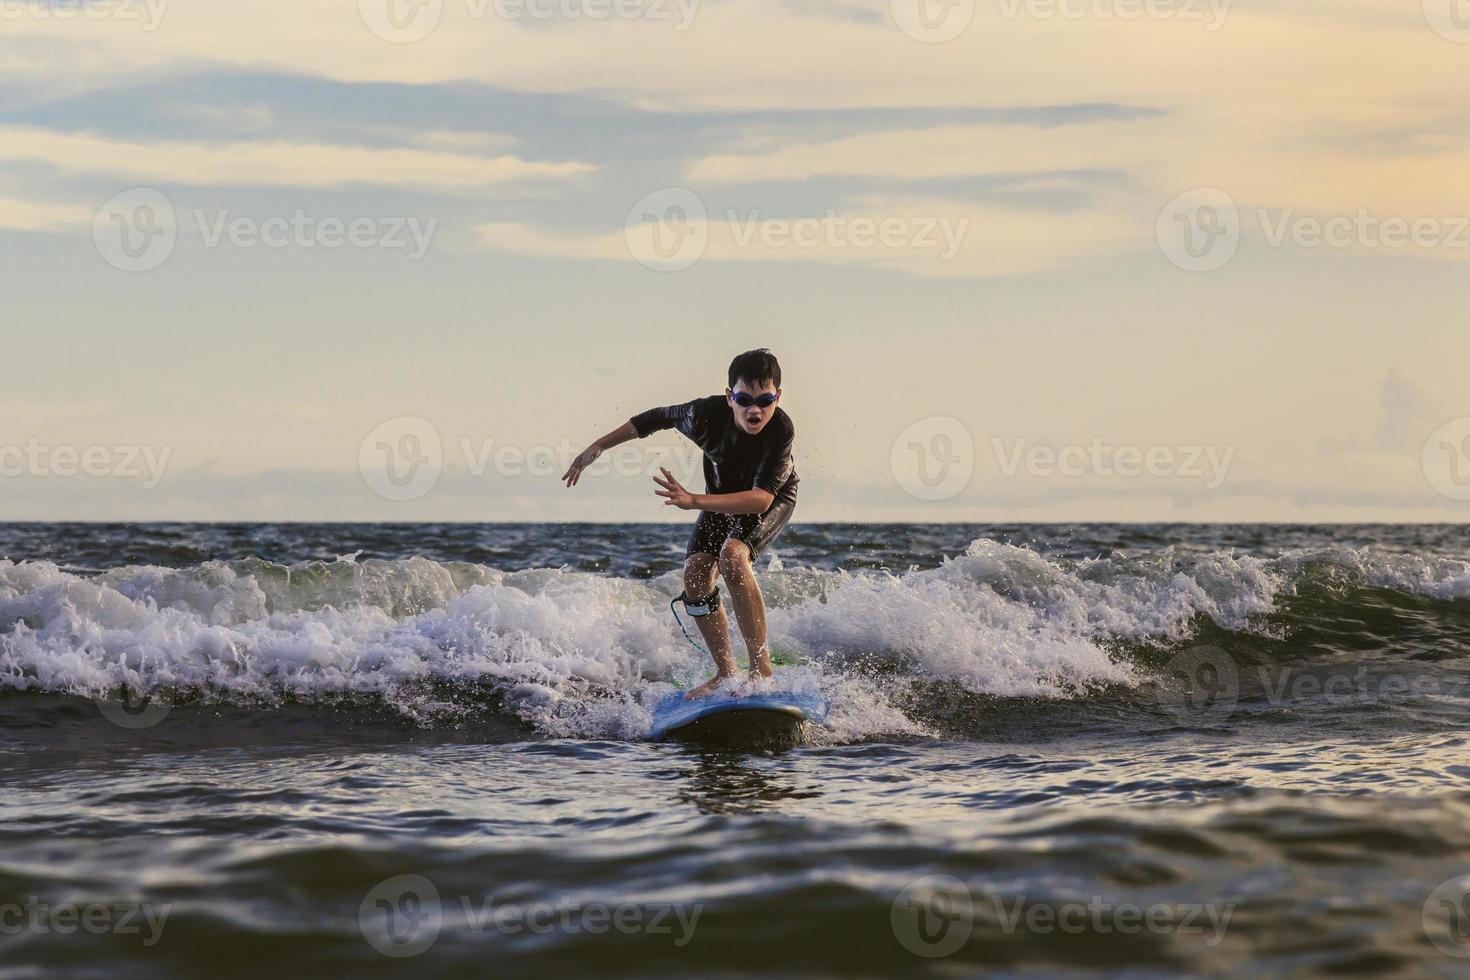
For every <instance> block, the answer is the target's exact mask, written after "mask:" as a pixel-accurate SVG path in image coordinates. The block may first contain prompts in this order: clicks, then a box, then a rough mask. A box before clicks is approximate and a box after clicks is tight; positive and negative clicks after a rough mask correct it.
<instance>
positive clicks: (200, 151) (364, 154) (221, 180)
mask: <svg viewBox="0 0 1470 980" xmlns="http://www.w3.org/2000/svg"><path fill="white" fill-rule="evenodd" d="M0 161H5V162H15V161H40V162H43V163H47V164H50V165H51V166H53V167H55V168H56V169H58V170H60V171H62V172H63V173H66V174H73V175H76V174H106V175H109V176H115V177H119V178H123V179H126V180H138V181H158V182H162V183H172V184H195V185H199V184H204V185H208V184H229V185H238V186H290V187H340V186H345V185H352V184H368V185H386V186H397V187H420V188H430V189H435V190H440V191H445V192H464V191H474V190H479V189H483V188H486V187H492V186H494V185H496V184H502V183H506V182H508V181H515V180H526V179H564V178H568V177H576V176H579V175H581V174H586V173H590V172H592V171H593V170H595V169H596V167H594V166H593V165H591V164H586V163H577V162H541V161H530V160H523V159H520V158H519V157H515V156H509V155H504V156H498V157H490V158H486V157H477V156H466V155H463V154H458V153H446V152H432V151H428V150H417V149H399V148H368V147H361V146H347V145H341V144H328V143H286V142H275V141H264V140H262V141H250V142H234V143H205V142H187V141H179V140H173V141H165V142H154V143H133V142H127V141H123V140H116V139H108V138H104V137H99V136H91V135H86V134H77V133H62V132H55V131H52V130H47V129H40V128H35V127H18V126H10V127H0Z"/></svg>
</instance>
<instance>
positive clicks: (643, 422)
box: [628, 398, 699, 439]
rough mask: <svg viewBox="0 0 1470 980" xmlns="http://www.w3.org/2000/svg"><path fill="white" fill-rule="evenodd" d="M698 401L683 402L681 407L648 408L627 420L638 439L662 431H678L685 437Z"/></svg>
mask: <svg viewBox="0 0 1470 980" xmlns="http://www.w3.org/2000/svg"><path fill="white" fill-rule="evenodd" d="M698 403H699V399H697V398H696V399H695V400H694V401H692V402H685V403H684V404H682V405H665V406H663V407H662V408H650V409H649V410H648V411H646V412H639V413H638V414H637V415H634V416H633V417H631V418H629V419H628V421H629V422H631V423H633V428H634V429H635V430H637V432H638V438H640V439H642V438H643V437H644V436H647V435H650V434H652V433H654V432H659V431H661V430H663V429H678V430H679V431H680V432H683V433H684V434H685V435H688V434H689V432H690V431H691V430H692V429H693V425H694V411H695V406H696V405H697V404H698Z"/></svg>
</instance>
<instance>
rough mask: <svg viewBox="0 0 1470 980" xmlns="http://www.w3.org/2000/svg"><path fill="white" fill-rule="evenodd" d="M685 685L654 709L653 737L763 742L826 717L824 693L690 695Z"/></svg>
mask: <svg viewBox="0 0 1470 980" xmlns="http://www.w3.org/2000/svg"><path fill="white" fill-rule="evenodd" d="M684 693H685V692H684V691H675V692H674V693H673V694H670V695H668V696H667V697H665V698H664V699H663V700H662V701H660V702H659V703H658V705H657V706H656V707H655V708H654V709H653V728H652V730H651V731H650V733H649V734H650V736H651V737H652V738H653V739H654V740H658V739H665V738H686V739H697V740H709V741H730V742H749V743H763V742H767V741H770V740H772V739H777V740H779V739H782V738H783V737H786V738H791V737H797V736H799V735H800V733H801V727H802V725H804V724H806V723H807V722H821V721H823V720H825V719H826V717H827V701H826V699H825V698H823V697H822V696H821V695H820V694H812V693H805V692H803V693H796V692H792V691H766V692H762V693H759V694H749V695H746V696H744V697H731V696H729V695H728V694H723V693H720V692H716V693H714V694H711V695H708V696H706V697H702V698H694V699H692V700H691V699H686V698H685V697H684Z"/></svg>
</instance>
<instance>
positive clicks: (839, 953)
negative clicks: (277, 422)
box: [0, 524, 1470, 978]
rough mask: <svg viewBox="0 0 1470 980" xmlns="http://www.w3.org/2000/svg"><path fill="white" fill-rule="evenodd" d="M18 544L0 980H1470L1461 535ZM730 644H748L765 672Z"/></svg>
mask: <svg viewBox="0 0 1470 980" xmlns="http://www.w3.org/2000/svg"><path fill="white" fill-rule="evenodd" d="M684 536H685V528H684V527H682V526H675V525H565V526H544V525H101V524H87V525H81V524H78V525H39V524H31V525H0V556H3V560H0V705H3V708H0V841H3V845H0V977H30V976H80V977H90V976H96V977H148V978H155V977H199V976H218V977H233V976H241V977H245V976H251V977H256V976H259V975H261V974H262V972H263V971H277V972H280V973H282V974H284V975H290V976H296V975H301V976H354V977H356V976H376V975H383V976H387V975H412V976H463V977H482V976H490V975H496V976H532V975H543V974H547V975H571V976H584V975H585V976H603V975H629V976H656V975H678V976H719V975H733V974H737V973H746V972H751V971H760V972H762V973H773V974H778V975H805V976H816V975H830V974H843V975H848V974H853V975H863V976H907V975H914V974H940V975H951V974H952V975H973V974H976V973H995V974H999V975H1012V976H1031V975H1041V976H1052V975H1056V974H1059V973H1061V974H1068V973H1077V974H1082V973H1101V974H1107V975H1117V976H1175V975H1200V976H1203V975H1211V976H1213V975H1222V974H1239V975H1257V974H1262V973H1266V974H1280V973H1290V974H1294V975H1309V974H1321V975H1341V974H1376V973H1385V974H1395V975H1430V976H1452V975H1453V976H1463V975H1465V973H1466V970H1467V968H1470V755H1467V751H1466V750H1467V737H1466V734H1467V725H1470V531H1467V529H1465V528H1462V527H1452V526H1332V527H1306V526H1289V527H1288V526H1264V525H1248V526H1247V525H1210V526H1189V525H1077V526H1059V525H1046V526H1022V525H1007V526H998V525H988V526H979V525H858V524H850V525H836V524H829V525H799V526H793V527H792V528H790V529H788V531H787V532H786V534H785V535H784V536H783V537H782V538H781V539H779V540H778V541H777V543H776V545H775V546H774V549H773V551H772V552H770V553H768V554H767V555H763V556H762V557H761V558H760V560H759V561H758V563H757V565H758V570H759V573H760V577H761V581H762V585H763V588H764V590H765V596H766V600H767V603H768V605H769V607H770V614H769V618H770V629H771V635H772V639H773V641H774V645H775V646H777V647H779V648H782V649H785V650H788V651H791V652H792V653H794V654H796V655H797V656H798V657H799V659H800V663H799V664H798V665H797V666H794V667H790V668H786V669H785V670H783V671H782V676H781V678H780V680H779V683H781V684H783V685H790V686H792V687H803V688H808V689H817V690H820V691H821V692H822V693H823V694H824V695H825V696H826V698H827V699H828V700H829V702H830V703H831V714H830V716H829V718H828V719H827V721H826V723H824V724H823V725H821V726H815V727H812V728H811V729H810V730H808V731H807V732H805V733H804V739H803V742H802V744H800V745H797V746H796V747H794V748H789V749H782V750H744V749H742V748H741V747H739V746H732V747H714V748H712V747H707V746H692V745H684V744H680V743H654V742H650V741H649V740H648V738H647V733H648V729H649V725H650V715H649V709H650V707H651V706H652V705H653V704H654V703H656V702H657V700H658V699H659V698H660V697H662V696H663V695H665V694H667V693H668V692H669V691H671V690H673V689H674V688H675V687H676V686H681V685H683V684H686V683H688V682H690V681H693V680H697V679H702V677H704V676H706V675H707V673H708V664H707V663H706V662H705V660H704V658H703V655H702V654H700V653H699V652H698V651H696V650H694V649H693V648H692V647H691V646H690V645H689V644H688V643H687V642H686V641H685V639H684V637H683V636H682V635H681V634H680V632H679V629H678V627H677V625H676V624H675V622H674V620H673V618H672V617H671V615H670V612H669V606H668V603H669V599H670V598H671V597H672V596H674V595H675V594H677V593H678V591H679V588H680V586H679V581H678V569H679V564H680V556H681V554H682V545H683V541H684ZM737 649H739V647H738V643H737Z"/></svg>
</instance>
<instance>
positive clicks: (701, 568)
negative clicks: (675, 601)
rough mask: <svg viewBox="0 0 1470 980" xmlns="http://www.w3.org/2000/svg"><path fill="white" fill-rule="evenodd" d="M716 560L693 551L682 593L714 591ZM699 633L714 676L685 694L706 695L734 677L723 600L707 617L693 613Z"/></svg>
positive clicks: (717, 566) (703, 553) (697, 595)
mask: <svg viewBox="0 0 1470 980" xmlns="http://www.w3.org/2000/svg"><path fill="white" fill-rule="evenodd" d="M718 569H719V560H718V559H717V558H715V556H714V555H713V554H710V553H708V552H703V551H696V552H695V553H693V554H691V555H690V556H689V557H688V559H687V560H685V562H684V594H685V595H687V596H694V597H696V598H702V597H704V596H707V595H709V594H710V593H711V592H713V591H714V590H715V574H716V572H717V571H718ZM693 619H694V621H695V622H696V623H698V624H699V632H700V635H701V636H703V637H704V646H705V649H706V650H708V651H709V652H710V656H712V657H714V660H715V676H714V677H711V678H710V679H709V680H707V681H705V682H704V683H703V684H701V685H699V686H698V687H696V688H695V689H694V690H692V691H690V692H689V694H688V695H687V697H691V698H697V697H702V696H703V695H705V694H708V693H709V692H710V691H713V690H714V689H715V688H716V687H719V686H720V685H721V684H723V683H724V682H725V681H727V680H729V679H730V678H731V677H734V676H735V669H736V667H735V654H734V652H733V651H732V650H731V649H730V621H729V619H727V618H726V616H725V606H724V603H720V604H718V605H716V606H715V608H714V609H712V610H710V613H709V615H707V616H695V617H693Z"/></svg>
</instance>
